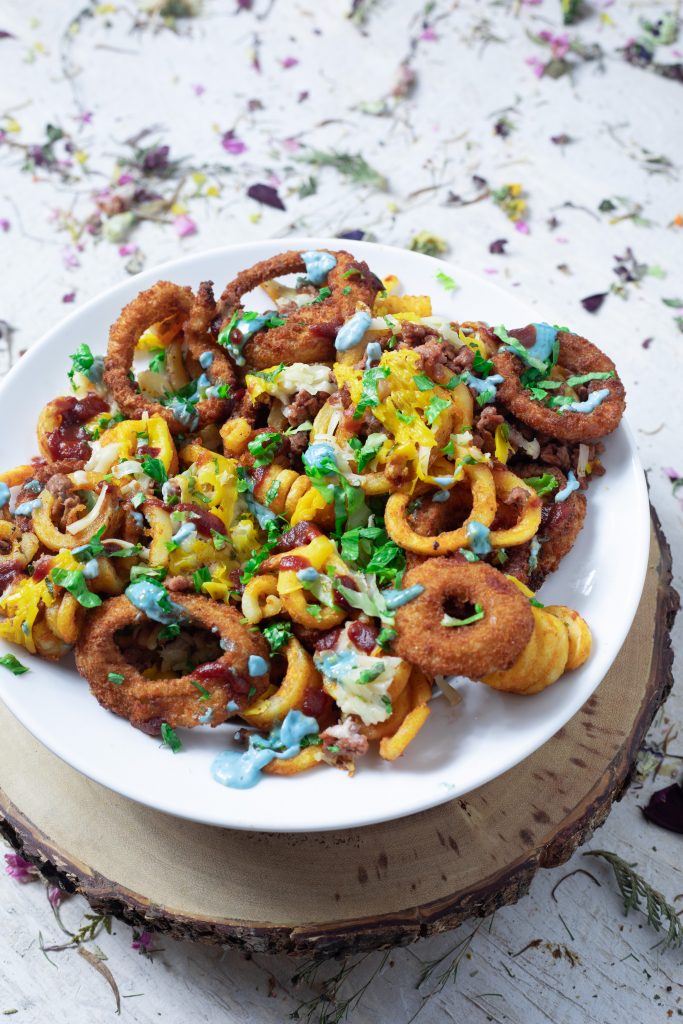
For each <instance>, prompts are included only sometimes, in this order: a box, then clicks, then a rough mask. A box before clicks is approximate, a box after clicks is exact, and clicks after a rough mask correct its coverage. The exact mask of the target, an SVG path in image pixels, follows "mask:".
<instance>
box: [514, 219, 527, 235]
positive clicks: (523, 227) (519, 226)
mask: <svg viewBox="0 0 683 1024" xmlns="http://www.w3.org/2000/svg"><path fill="white" fill-rule="evenodd" d="M515 231H519V233H520V235H528V234H529V233H530V229H529V225H528V224H527V222H526V221H525V220H516V221H515Z"/></svg>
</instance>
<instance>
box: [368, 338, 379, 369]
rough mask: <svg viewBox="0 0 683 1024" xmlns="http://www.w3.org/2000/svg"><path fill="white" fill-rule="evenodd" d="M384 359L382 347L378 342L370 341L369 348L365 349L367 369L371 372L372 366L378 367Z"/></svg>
mask: <svg viewBox="0 0 683 1024" xmlns="http://www.w3.org/2000/svg"><path fill="white" fill-rule="evenodd" d="M381 358H382V346H381V345H380V343H379V342H378V341H369V342H368V347H367V348H366V349H365V368H366V370H369V369H370V367H371V366H377V364H378V363H379V361H380V359H381Z"/></svg>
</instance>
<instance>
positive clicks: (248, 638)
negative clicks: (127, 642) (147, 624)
mask: <svg viewBox="0 0 683 1024" xmlns="http://www.w3.org/2000/svg"><path fill="white" fill-rule="evenodd" d="M173 600H174V601H175V602H176V603H177V604H180V605H182V606H183V608H184V609H185V611H186V612H187V616H188V623H193V624H195V625H198V626H200V627H203V628H204V629H206V630H207V631H212V630H213V629H214V628H215V629H217V631H218V634H219V635H220V638H221V640H222V642H223V646H224V647H228V648H229V649H228V650H226V651H225V653H224V654H222V655H221V657H220V658H219V659H218V660H217V661H215V662H211V663H210V671H209V672H207V671H206V670H207V667H208V666H199V667H198V668H196V669H195V670H194V672H190V673H189V674H188V675H184V676H181V677H179V678H177V679H148V678H146V676H144V675H143V674H142V673H141V672H140V671H139V670H138V669H137V668H136V667H135V666H134V665H132V664H131V663H130V662H129V661H127V660H126V658H125V656H124V654H123V652H122V651H121V650H120V649H119V646H118V644H117V643H116V639H115V637H116V633H117V632H118V631H119V630H122V629H124V628H125V627H126V626H133V625H135V624H136V623H137V622H142V621H144V616H143V615H142V613H141V612H139V611H138V610H137V609H136V608H135V607H134V606H133V605H132V604H131V603H130V601H129V600H128V598H127V597H125V596H121V597H113V598H111V599H110V600H107V601H105V602H104V603H103V604H102V605H100V607H99V608H96V609H95V610H94V611H92V612H91V613H90V614H89V615H88V616H87V617H86V620H85V624H84V627H83V630H82V632H81V634H80V636H79V639H78V643H77V645H76V651H75V653H76V667H77V668H78V671H79V672H80V674H81V675H82V676H84V677H85V678H86V679H87V680H88V683H89V684H90V689H91V691H92V693H93V694H94V696H95V697H96V698H97V700H98V701H99V703H100V704H101V705H102V706H103V707H105V708H108V709H109V711H113V712H114V713H115V714H117V715H121V716H122V717H123V718H127V719H128V721H129V722H130V723H131V724H132V725H134V726H137V727H138V728H142V729H144V730H145V731H150V730H154V731H157V732H158V727H159V725H160V724H161V722H162V721H163V722H167V723H168V725H170V726H172V727H173V728H175V727H176V726H184V727H186V728H191V727H192V726H195V725H198V724H200V722H199V719H200V716H204V715H205V713H206V712H207V711H209V710H211V711H212V712H213V714H212V715H211V716H210V719H211V725H212V726H214V725H220V724H221V723H222V722H225V721H226V720H227V719H228V718H230V717H231V715H233V714H235V713H237V711H241V710H244V709H245V708H246V707H248V706H249V704H250V703H251V702H252V701H253V700H255V699H257V698H258V696H259V694H261V693H262V692H263V691H264V689H265V688H266V686H267V684H268V674H267V673H266V674H265V675H263V676H258V677H251V676H250V675H249V670H248V661H249V657H250V656H251V655H258V656H260V657H262V658H267V657H268V646H267V644H266V642H265V640H264V639H263V637H262V636H260V635H259V634H256V633H252V632H251V631H250V630H249V629H248V628H247V627H246V626H244V625H243V624H242V623H241V621H240V620H241V616H240V614H239V612H237V611H235V609H234V608H230V607H228V606H227V605H224V604H219V603H218V602H216V601H213V600H211V599H210V598H206V597H199V596H196V595H187V594H174V595H173ZM214 666H215V667H214ZM109 673H117V674H118V675H121V676H123V680H124V681H123V682H122V683H121V684H120V685H116V683H112V682H111V681H110V680H109V678H108V676H109ZM193 679H195V681H197V680H200V681H201V685H202V686H203V687H204V688H205V689H206V690H208V691H209V693H210V696H209V697H205V698H204V697H203V695H202V693H201V691H200V690H199V689H198V688H197V687H196V686H194V685H193V683H192V680H193ZM200 697H203V699H201V700H200V699H199V698H200ZM229 701H234V702H235V705H237V708H236V710H233V711H228V709H227V704H228V702H229ZM155 726H156V729H154V727H155Z"/></svg>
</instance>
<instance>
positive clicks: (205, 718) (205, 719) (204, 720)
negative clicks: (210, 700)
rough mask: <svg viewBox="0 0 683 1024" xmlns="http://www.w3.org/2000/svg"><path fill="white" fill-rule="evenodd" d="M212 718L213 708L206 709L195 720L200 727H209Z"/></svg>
mask: <svg viewBox="0 0 683 1024" xmlns="http://www.w3.org/2000/svg"><path fill="white" fill-rule="evenodd" d="M212 718H213V708H207V709H206V711H205V712H204V714H203V715H200V716H199V718H198V719H197V721H198V722H201V724H202V725H210V724H211V719H212Z"/></svg>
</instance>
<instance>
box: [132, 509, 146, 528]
mask: <svg viewBox="0 0 683 1024" xmlns="http://www.w3.org/2000/svg"><path fill="white" fill-rule="evenodd" d="M131 515H132V517H133V519H134V521H135V525H136V526H139V527H140V528H141V529H142V527H143V526H144V525H145V520H144V518H143V516H142V512H135V511H133V512H131Z"/></svg>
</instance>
